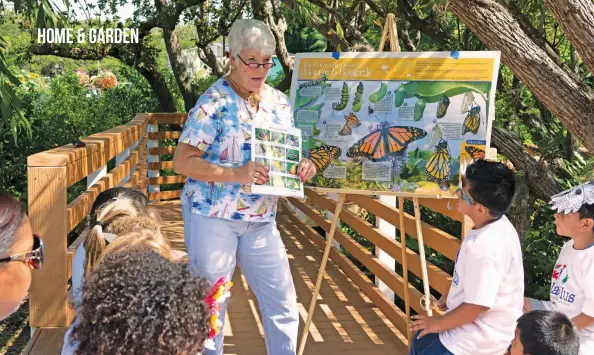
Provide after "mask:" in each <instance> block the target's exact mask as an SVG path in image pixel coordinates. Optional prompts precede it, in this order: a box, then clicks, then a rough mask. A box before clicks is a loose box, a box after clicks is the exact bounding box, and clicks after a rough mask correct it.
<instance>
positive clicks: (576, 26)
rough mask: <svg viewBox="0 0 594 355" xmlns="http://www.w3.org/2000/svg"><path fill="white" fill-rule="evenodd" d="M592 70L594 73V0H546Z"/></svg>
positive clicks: (548, 6) (547, 5) (546, 3)
mask: <svg viewBox="0 0 594 355" xmlns="http://www.w3.org/2000/svg"><path fill="white" fill-rule="evenodd" d="M545 5H546V7H547V8H548V9H549V10H551V13H552V14H553V16H554V17H555V19H556V20H557V22H559V24H560V25H561V27H562V28H563V31H564V32H565V34H566V35H567V37H568V38H569V40H570V41H571V43H572V44H573V45H574V46H575V49H576V50H577V52H578V53H579V54H580V55H581V57H582V60H583V61H584V64H585V65H586V67H587V68H588V69H589V70H590V72H592V73H594V3H593V2H592V0H571V1H570V0H545Z"/></svg>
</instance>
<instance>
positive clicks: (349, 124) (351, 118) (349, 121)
mask: <svg viewBox="0 0 594 355" xmlns="http://www.w3.org/2000/svg"><path fill="white" fill-rule="evenodd" d="M344 119H345V120H346V123H345V124H344V127H342V129H341V130H340V131H339V132H338V135H339V136H350V135H351V134H352V133H353V128H357V127H359V126H361V122H360V121H359V119H358V118H357V116H355V114H354V113H352V112H351V113H350V114H349V115H348V116H344Z"/></svg>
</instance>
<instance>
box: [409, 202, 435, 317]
mask: <svg viewBox="0 0 594 355" xmlns="http://www.w3.org/2000/svg"><path fill="white" fill-rule="evenodd" d="M413 204H414V207H415V223H416V225H417V236H418V240H419V256H420V257H421V271H422V273H423V288H424V291H425V311H426V312H427V315H428V316H432V315H433V309H432V305H431V298H430V297H431V293H430V292H429V276H428V275H427V260H426V259H425V243H424V242H423V229H422V227H421V208H420V206H419V198H418V197H415V198H413Z"/></svg>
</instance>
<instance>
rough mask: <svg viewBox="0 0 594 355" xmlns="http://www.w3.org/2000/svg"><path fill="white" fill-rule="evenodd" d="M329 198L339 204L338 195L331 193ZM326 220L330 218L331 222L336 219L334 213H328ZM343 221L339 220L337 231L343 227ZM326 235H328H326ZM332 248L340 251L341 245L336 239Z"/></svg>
mask: <svg viewBox="0 0 594 355" xmlns="http://www.w3.org/2000/svg"><path fill="white" fill-rule="evenodd" d="M328 198H329V199H332V200H334V201H336V202H337V203H338V194H337V193H329V194H328ZM326 218H328V219H329V220H330V221H331V220H333V219H334V213H331V212H326ZM341 225H342V224H341V221H340V219H338V223H337V224H336V229H340V226H341ZM326 235H328V234H327V233H326ZM332 246H333V247H334V248H336V249H338V250H340V243H339V242H337V241H336V239H333V240H332Z"/></svg>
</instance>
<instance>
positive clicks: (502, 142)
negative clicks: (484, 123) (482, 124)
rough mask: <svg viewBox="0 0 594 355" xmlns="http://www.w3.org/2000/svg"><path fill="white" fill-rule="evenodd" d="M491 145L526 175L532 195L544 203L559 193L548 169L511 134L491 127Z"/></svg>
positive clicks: (557, 186)
mask: <svg viewBox="0 0 594 355" xmlns="http://www.w3.org/2000/svg"><path fill="white" fill-rule="evenodd" d="M491 145H492V146H493V147H495V148H497V151H498V152H499V153H501V154H503V155H505V156H506V157H507V158H508V159H509V160H510V161H511V162H512V164H514V167H515V168H516V170H518V171H520V170H521V171H522V172H524V174H526V178H527V179H526V182H527V184H528V187H529V188H530V191H531V193H532V195H533V196H534V197H536V198H539V199H541V200H544V201H549V199H550V197H551V196H552V195H554V194H556V193H559V192H561V188H560V187H559V185H558V184H557V182H556V181H555V179H554V178H553V175H552V174H551V172H550V171H549V169H548V168H547V167H546V166H544V165H542V164H540V163H539V162H538V161H536V160H535V159H534V158H533V157H531V156H530V155H529V154H528V153H527V152H526V149H524V145H523V144H522V143H520V142H519V141H518V139H516V138H515V137H513V136H512V135H511V134H509V133H508V132H506V131H505V130H503V129H501V128H499V127H493V131H492V134H491Z"/></svg>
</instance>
